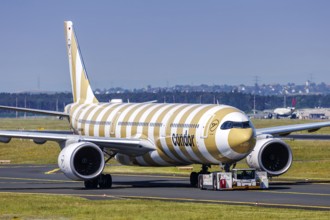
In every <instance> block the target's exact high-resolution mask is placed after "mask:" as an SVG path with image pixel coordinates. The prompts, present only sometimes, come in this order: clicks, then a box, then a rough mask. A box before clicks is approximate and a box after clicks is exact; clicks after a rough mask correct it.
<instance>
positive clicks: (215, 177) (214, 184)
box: [213, 175, 217, 190]
mask: <svg viewBox="0 0 330 220" xmlns="http://www.w3.org/2000/svg"><path fill="white" fill-rule="evenodd" d="M213 190H217V175H214V176H213Z"/></svg>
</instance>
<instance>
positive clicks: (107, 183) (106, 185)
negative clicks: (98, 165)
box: [84, 151, 116, 189]
mask: <svg viewBox="0 0 330 220" xmlns="http://www.w3.org/2000/svg"><path fill="white" fill-rule="evenodd" d="M103 152H104V153H105V154H106V155H108V158H107V159H106V161H105V162H104V163H105V164H106V163H107V162H108V161H109V160H111V159H112V158H114V156H116V153H113V154H110V153H108V152H106V151H103ZM84 183H85V188H86V189H97V188H98V187H99V188H100V189H110V188H111V186H112V177H111V175H110V174H101V175H99V176H98V177H96V178H94V179H91V180H86V181H85V182H84Z"/></svg>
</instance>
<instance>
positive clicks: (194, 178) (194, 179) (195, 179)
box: [190, 164, 211, 187]
mask: <svg viewBox="0 0 330 220" xmlns="http://www.w3.org/2000/svg"><path fill="white" fill-rule="evenodd" d="M209 168H211V165H209V164H203V165H202V169H201V171H199V172H198V173H197V172H192V173H191V174H190V185H191V186H192V187H197V183H198V175H199V174H209V173H210V172H209V171H208V169H209Z"/></svg>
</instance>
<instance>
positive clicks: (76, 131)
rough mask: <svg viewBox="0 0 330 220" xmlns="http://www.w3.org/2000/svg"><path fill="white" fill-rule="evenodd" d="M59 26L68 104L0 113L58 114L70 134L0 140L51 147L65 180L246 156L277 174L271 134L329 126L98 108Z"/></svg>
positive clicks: (104, 178) (224, 113)
mask: <svg viewBox="0 0 330 220" xmlns="http://www.w3.org/2000/svg"><path fill="white" fill-rule="evenodd" d="M64 24H65V25H64V30H65V40H66V47H67V54H68V59H69V67H70V74H71V84H72V95H73V103H72V104H69V105H67V106H66V107H65V110H64V112H56V111H45V110H37V109H27V108H16V107H9V106H1V107H0V108H2V109H11V110H16V111H27V112H34V113H39V114H46V115H53V116H60V117H65V118H67V119H68V120H69V123H70V126H71V128H72V131H73V132H72V133H71V134H67V133H63V134H61V133H58V132H53V133H52V132H36V131H5V130H1V131H0V141H1V142H3V143H8V142H9V141H10V140H11V139H12V138H26V139H32V140H33V141H34V142H35V143H38V144H43V143H45V142H46V141H55V142H57V143H58V144H59V146H60V148H61V152H60V154H59V156H58V166H59V168H60V169H61V171H62V172H63V173H64V174H65V175H66V176H67V177H68V178H70V179H72V180H80V181H84V183H85V187H86V188H97V187H100V188H110V187H111V185H112V178H111V175H109V174H107V175H105V174H102V172H103V168H104V166H105V164H106V163H107V162H108V161H109V160H110V159H113V158H115V159H116V160H117V161H118V162H119V163H121V164H124V165H137V166H155V167H156V166H179V165H189V164H200V165H201V167H202V168H201V171H200V172H199V173H205V172H207V171H208V167H210V166H211V165H220V166H222V167H223V168H225V169H226V170H228V169H230V167H231V165H234V164H235V163H236V162H238V161H240V160H242V159H244V158H246V160H247V164H248V165H249V167H251V168H256V169H258V170H263V171H266V172H267V173H268V175H270V176H278V175H281V174H283V173H285V172H286V171H287V170H288V169H289V168H290V166H291V164H292V152H291V149H290V147H289V146H288V145H287V144H286V143H285V142H283V141H282V140H281V139H279V138H277V137H278V136H282V135H287V134H289V133H291V132H295V131H300V130H308V131H315V130H318V129H320V128H322V127H326V126H330V122H323V123H321V122H320V123H308V124H300V125H289V126H279V127H271V128H264V129H255V128H254V127H253V125H252V123H251V121H250V120H249V118H248V117H247V115H246V114H245V113H244V112H242V111H240V110H239V109H237V108H234V107H232V106H227V105H208V104H165V103H151V102H150V103H122V102H118V101H116V102H109V103H100V102H98V100H97V98H96V97H95V96H94V94H93V90H92V88H91V86H90V83H89V80H88V77H87V74H86V70H85V68H84V65H83V61H82V56H81V53H80V51H79V46H78V41H77V38H76V36H75V33H74V29H73V25H72V22H71V21H65V22H64ZM197 179H198V173H197V172H192V173H191V175H190V182H191V185H193V186H195V185H196V184H197Z"/></svg>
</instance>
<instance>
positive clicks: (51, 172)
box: [45, 168, 60, 174]
mask: <svg viewBox="0 0 330 220" xmlns="http://www.w3.org/2000/svg"><path fill="white" fill-rule="evenodd" d="M59 170H60V168H56V169H53V170H50V171H48V172H45V174H53V173H56V172H57V171H59Z"/></svg>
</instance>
